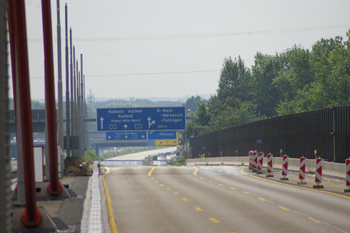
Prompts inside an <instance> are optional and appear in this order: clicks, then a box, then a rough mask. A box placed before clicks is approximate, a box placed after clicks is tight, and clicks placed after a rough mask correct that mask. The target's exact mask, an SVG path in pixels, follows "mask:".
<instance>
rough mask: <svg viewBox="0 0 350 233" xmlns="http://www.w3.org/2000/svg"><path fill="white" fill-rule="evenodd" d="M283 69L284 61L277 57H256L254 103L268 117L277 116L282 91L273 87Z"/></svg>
mask: <svg viewBox="0 0 350 233" xmlns="http://www.w3.org/2000/svg"><path fill="white" fill-rule="evenodd" d="M282 67H283V59H281V57H280V56H279V55H278V54H276V55H275V56H269V55H263V54H261V53H259V52H258V53H257V54H256V55H255V64H254V66H253V67H252V75H253V82H254V84H253V90H254V92H255V94H256V98H255V100H254V103H256V104H257V111H258V112H260V113H261V114H262V115H266V116H267V117H272V116H275V115H276V111H275V108H276V106H277V103H278V102H279V100H280V96H281V94H280V90H279V89H278V88H277V87H276V86H275V85H273V81H274V80H275V78H276V77H277V76H278V72H279V71H280V70H281V68H282Z"/></svg>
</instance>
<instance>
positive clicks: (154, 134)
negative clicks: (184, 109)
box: [148, 130, 176, 139]
mask: <svg viewBox="0 0 350 233" xmlns="http://www.w3.org/2000/svg"><path fill="white" fill-rule="evenodd" d="M148 139H176V131H175V130H173V131H148Z"/></svg>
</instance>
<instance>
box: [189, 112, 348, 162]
mask: <svg viewBox="0 0 350 233" xmlns="http://www.w3.org/2000/svg"><path fill="white" fill-rule="evenodd" d="M349 135H350V106H340V107H333V108H325V109H320V110H316V111H310V112H303V113H297V114H291V115H285V116H280V117H273V118H268V119H264V120H260V121H255V122H250V123H247V124H243V125H238V126H233V127H230V128H226V129H222V130H218V131H215V132H212V133H208V134H204V135H201V136H198V137H194V138H191V139H190V144H191V149H192V157H193V158H198V157H200V155H201V154H203V153H205V157H208V156H209V153H210V157H219V156H236V155H238V156H242V155H244V156H246V155H247V153H248V151H249V150H258V151H264V152H266V153H268V152H270V153H273V154H274V156H280V155H282V154H288V155H289V156H290V157H291V158H299V157H301V156H305V157H306V158H310V159H311V158H315V156H317V157H318V156H320V157H321V158H323V159H325V160H327V161H334V162H341V163H344V161H345V159H346V158H347V157H349V156H350V146H349V145H350V137H349Z"/></svg>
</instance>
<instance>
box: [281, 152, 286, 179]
mask: <svg viewBox="0 0 350 233" xmlns="http://www.w3.org/2000/svg"><path fill="white" fill-rule="evenodd" d="M287 172H288V155H283V163H282V176H283V177H282V178H281V180H288V178H287V177H286V176H287Z"/></svg>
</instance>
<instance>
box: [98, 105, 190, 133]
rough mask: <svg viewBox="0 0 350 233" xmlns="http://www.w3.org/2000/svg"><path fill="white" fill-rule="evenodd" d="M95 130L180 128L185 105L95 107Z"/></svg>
mask: <svg viewBox="0 0 350 233" xmlns="http://www.w3.org/2000/svg"><path fill="white" fill-rule="evenodd" d="M96 111H97V131H129V130H174V129H175V130H180V129H185V128H186V122H185V107H157V108H153V107H152V108H97V109H96Z"/></svg>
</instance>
